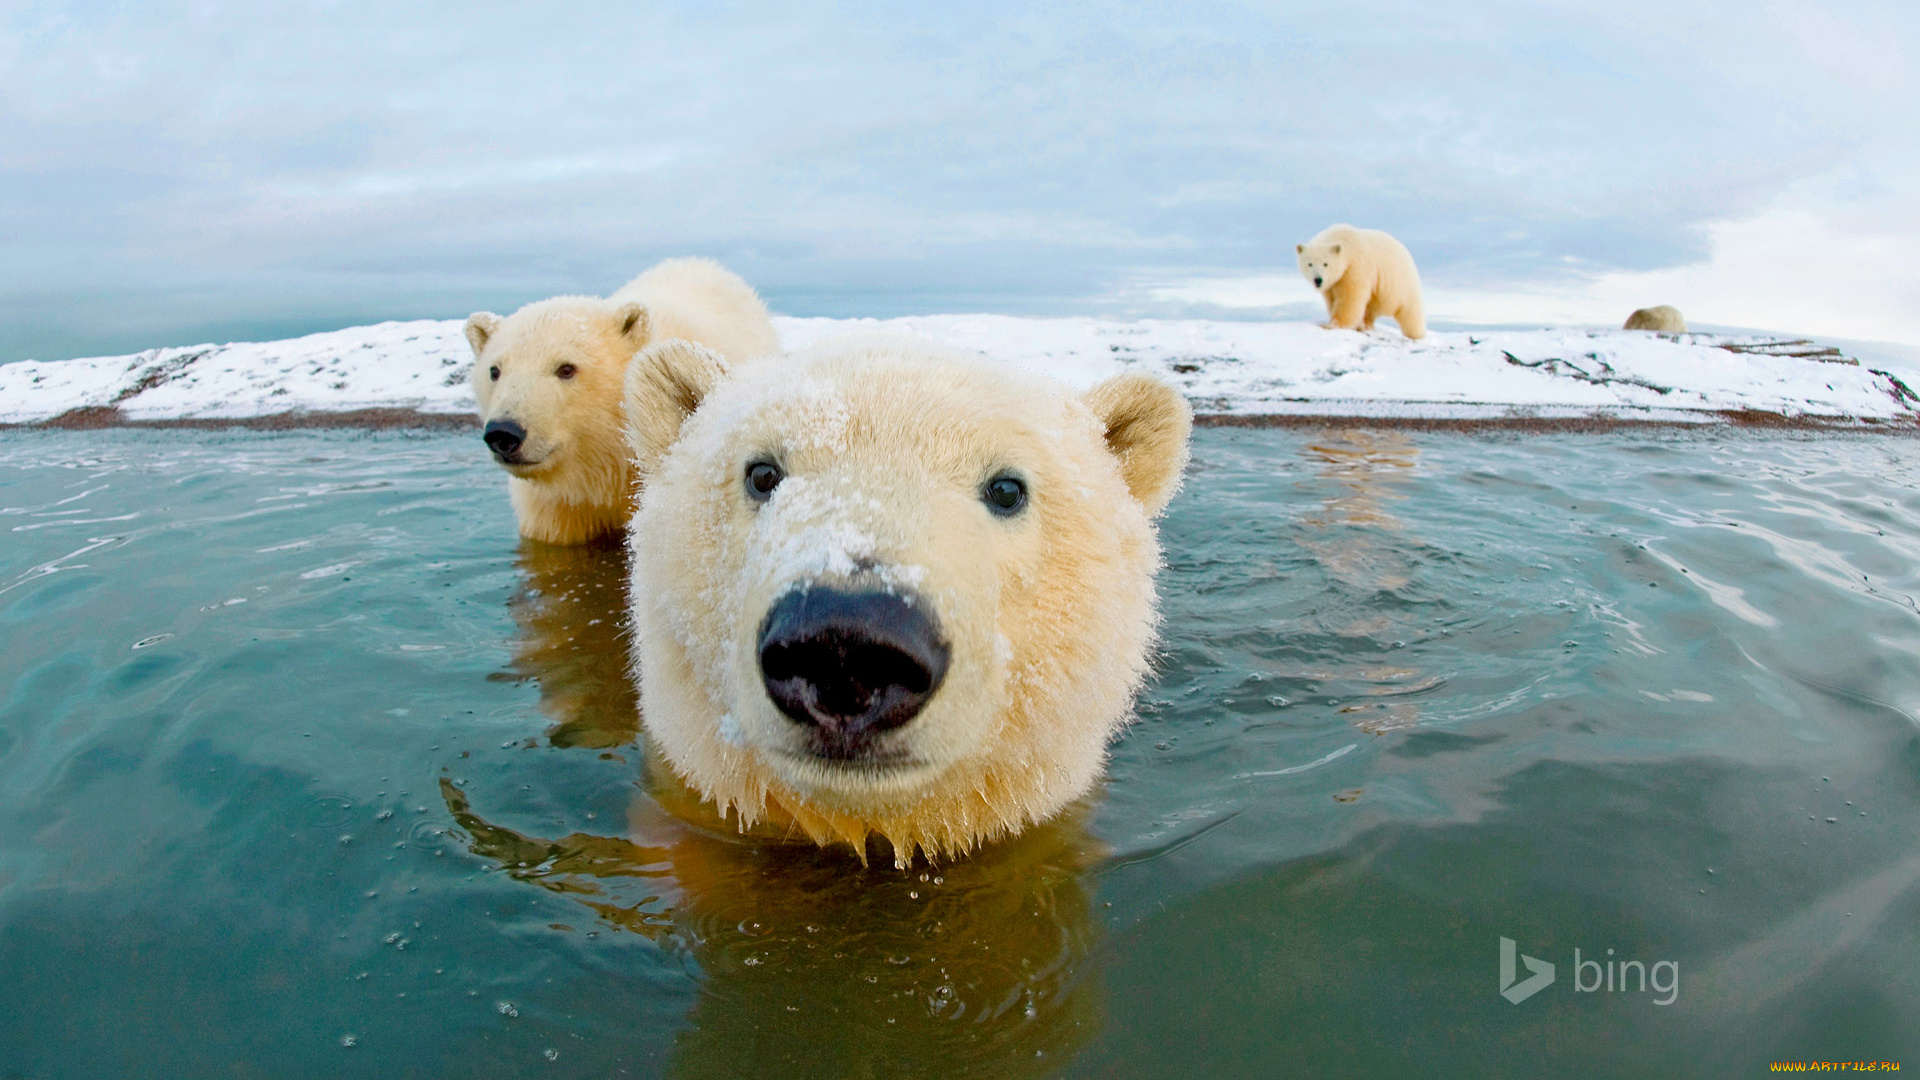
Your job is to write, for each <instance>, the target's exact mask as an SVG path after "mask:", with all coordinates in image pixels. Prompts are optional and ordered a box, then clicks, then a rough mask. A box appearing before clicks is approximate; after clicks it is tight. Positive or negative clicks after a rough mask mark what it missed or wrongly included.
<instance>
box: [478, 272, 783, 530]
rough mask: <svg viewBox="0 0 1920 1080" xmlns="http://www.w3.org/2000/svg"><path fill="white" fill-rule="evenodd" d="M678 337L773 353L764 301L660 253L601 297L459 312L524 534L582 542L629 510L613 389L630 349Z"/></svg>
mask: <svg viewBox="0 0 1920 1080" xmlns="http://www.w3.org/2000/svg"><path fill="white" fill-rule="evenodd" d="M669 338H679V339H681V340H684V341H694V342H698V343H700V344H701V345H704V346H706V347H708V348H709V349H712V350H713V351H714V352H715V353H716V354H718V355H719V356H720V358H721V359H722V360H723V361H725V362H726V363H729V364H739V363H741V362H742V361H746V360H751V359H754V358H755V357H758V356H764V355H768V354H771V353H775V352H778V351H779V349H780V343H779V339H778V338H776V337H775V336H774V332H773V321H772V319H771V318H769V316H768V315H767V306H766V305H765V304H763V303H761V302H760V297H759V296H757V295H755V293H754V291H753V289H752V287H751V286H749V285H748V284H747V283H746V282H744V281H742V280H740V278H739V276H738V275H736V274H734V273H733V272H732V271H729V270H727V269H726V268H725V267H723V266H721V265H720V264H719V263H717V262H714V261H713V260H712V259H667V260H665V261H663V262H661V263H659V264H658V265H656V266H654V267H653V268H652V269H651V270H648V271H647V272H646V273H643V274H641V275H640V276H639V277H637V278H634V279H633V280H632V281H630V282H628V283H627V284H626V285H625V286H624V287H622V288H621V290H620V291H619V292H617V293H614V294H613V296H611V297H610V298H608V299H605V300H602V299H600V298H598V297H593V296H556V297H553V298H552V299H550V300H540V301H536V302H535V303H531V304H528V305H527V306H525V307H523V308H521V309H520V310H519V311H516V312H514V313H513V314H511V315H508V316H507V317H505V318H501V317H500V316H498V315H495V314H493V313H492V312H490V311H480V312H475V313H474V314H473V315H472V316H471V317H469V318H468V319H467V343H468V344H470V345H472V346H473V396H474V399H475V400H476V401H477V402H478V403H479V406H480V422H481V424H482V428H481V437H482V438H483V439H485V440H486V443H487V449H488V450H490V451H491V452H492V453H493V459H494V461H496V462H498V463H499V465H500V467H501V468H503V469H505V470H506V471H507V475H508V480H507V490H508V494H509V495H511V496H512V498H513V512H514V516H515V517H516V518H517V519H518V520H519V523H520V535H521V536H524V537H526V538H527V539H529V540H541V541H545V542H546V543H549V544H584V543H587V542H589V541H592V540H596V539H599V538H601V537H604V536H611V535H615V534H617V533H619V532H620V530H621V529H623V528H625V527H626V524H627V519H628V518H630V517H632V516H633V497H634V473H633V466H632V462H631V461H630V459H629V457H628V453H627V442H626V423H625V420H624V418H623V415H622V412H621V392H622V387H623V386H624V384H625V379H626V373H627V364H628V362H629V361H630V360H632V359H633V354H634V353H636V352H639V351H640V350H641V349H643V348H645V347H646V346H647V345H649V344H651V343H652V342H655V341H663V340H666V339H669Z"/></svg>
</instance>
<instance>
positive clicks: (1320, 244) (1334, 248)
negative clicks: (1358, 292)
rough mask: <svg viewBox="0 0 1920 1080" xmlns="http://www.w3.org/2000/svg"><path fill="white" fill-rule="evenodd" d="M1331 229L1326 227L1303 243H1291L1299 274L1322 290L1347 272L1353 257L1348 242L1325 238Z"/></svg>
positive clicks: (1328, 287)
mask: <svg viewBox="0 0 1920 1080" xmlns="http://www.w3.org/2000/svg"><path fill="white" fill-rule="evenodd" d="M1333 231H1334V230H1333V229H1328V230H1327V232H1324V233H1321V234H1320V235H1319V236H1316V237H1314V238H1313V239H1311V240H1309V241H1307V242H1306V243H1304V244H1295V245H1293V250H1294V254H1296V255H1298V256H1299V258H1300V273H1301V276H1303V277H1305V278H1306V279H1307V280H1308V281H1311V282H1313V287H1314V288H1316V289H1319V290H1321V291H1322V292H1324V291H1326V290H1327V289H1330V288H1332V287H1333V283H1334V282H1336V281H1339V280H1340V278H1341V276H1342V275H1344V274H1345V273H1346V272H1347V263H1348V261H1349V260H1350V259H1351V258H1352V257H1353V251H1352V247H1351V245H1350V244H1348V243H1346V242H1344V241H1342V240H1331V239H1328V238H1327V233H1330V232H1333Z"/></svg>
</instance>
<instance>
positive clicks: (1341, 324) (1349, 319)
mask: <svg viewBox="0 0 1920 1080" xmlns="http://www.w3.org/2000/svg"><path fill="white" fill-rule="evenodd" d="M1346 284H1347V283H1346V282H1344V281H1342V282H1338V283H1336V284H1335V285H1334V287H1333V289H1332V290H1331V291H1329V292H1328V293H1327V298H1328V299H1329V300H1331V301H1333V325H1332V326H1331V327H1330V329H1334V330H1358V329H1359V328H1360V323H1361V321H1362V320H1364V319H1365V318H1366V316H1367V301H1368V300H1369V299H1371V297H1370V296H1369V295H1368V294H1369V293H1370V292H1371V291H1372V290H1369V289H1355V288H1342V287H1341V286H1343V285H1346Z"/></svg>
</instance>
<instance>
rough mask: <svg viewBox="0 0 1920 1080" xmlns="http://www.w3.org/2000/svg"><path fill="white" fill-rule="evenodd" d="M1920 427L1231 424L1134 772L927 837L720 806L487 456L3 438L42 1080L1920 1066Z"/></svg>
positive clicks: (4, 901)
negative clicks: (1070, 800)
mask: <svg viewBox="0 0 1920 1080" xmlns="http://www.w3.org/2000/svg"><path fill="white" fill-rule="evenodd" d="M1915 446H1916V444H1915V443H1914V442H1913V441H1912V440H1910V439H1906V438H1899V437H1873V436H1861V437H1847V436H1813V435H1796V434H1780V433H1752V432H1733V431H1720V432H1708V433H1677V432H1670V431H1649V432H1640V433H1624V434H1619V433H1616V434H1611V435H1605V436H1594V435H1572V434H1568V435H1533V436H1508V435H1495V434H1485V435H1459V434H1409V433H1404V432H1394V431H1369V430H1329V431H1306V430H1301V431H1291V430H1289V431H1244V430H1238V431H1236V430H1207V431H1202V432H1200V433H1198V435H1197V437H1196V444H1195V452H1194V463H1193V467H1192V470H1191V473H1190V475H1189V477H1188V482H1187V486H1186V488H1185V490H1184V491H1183V492H1182V494H1181V495H1180V496H1179V497H1178V498H1177V499H1176V500H1175V502H1174V504H1173V506H1172V508H1171V510H1170V512H1169V514H1168V516H1167V517H1166V519H1165V520H1164V523H1163V537H1164V540H1165V544H1166V547H1167V550H1168V566H1167V569H1166V570H1165V572H1164V573H1163V575H1162V577H1161V590H1162V594H1163V597H1164V607H1165V613H1166V623H1165V628H1164V639H1165V640H1164V656H1163V658H1162V661H1161V664H1160V669H1159V674H1158V676H1157V678H1156V679H1155V680H1154V682H1153V683H1152V684H1151V685H1150V686H1149V687H1148V688H1147V689H1146V690H1145V692H1144V693H1143V694H1142V697H1141V702H1140V714H1141V715H1140V719H1139V722H1138V723H1136V724H1135V725H1134V726H1132V727H1131V728H1130V729H1129V730H1128V731H1127V732H1126V733H1125V735H1124V736H1123V737H1122V738H1121V739H1120V741H1119V742H1118V743H1117V744H1116V745H1115V746H1114V748H1113V760H1112V766H1111V769H1110V772H1109V777H1108V780H1107V781H1106V783H1105V784H1104V786H1103V787H1102V788H1101V789H1100V790H1099V791H1098V792H1096V793H1095V795H1094V796H1093V797H1091V798H1089V799H1088V800H1086V801H1085V802H1084V803H1083V804H1082V805H1081V806H1079V807H1077V808H1076V809H1075V810H1074V811H1073V812H1071V813H1069V814H1067V815H1066V816H1064V817H1063V818H1062V819H1060V820H1058V821H1056V822H1053V823H1051V824H1049V825H1047V826H1046V827H1043V828H1039V829H1036V830H1034V831H1033V832H1031V833H1029V834H1028V835H1027V836H1025V837H1023V838H1022V839H1020V840H1018V841H1015V842H1012V843H1007V844H1002V845H998V846H995V847H992V848H990V849H987V850H985V851H983V852H981V853H980V854H978V855H977V856H975V857H973V858H970V859H966V860H962V861H958V862H955V863H951V864H947V865H942V866H937V867H934V866H920V867H916V868H914V869H913V870H911V871H909V872H906V873H901V872H898V871H894V870H891V869H885V868H878V867H876V868H870V869H869V868H862V867H861V866H860V865H859V863H858V862H856V861H855V860H853V859H852V858H851V857H850V856H848V855H846V854H845V853H836V852H826V853H822V852H818V851H815V850H813V849H811V848H794V847H782V846H767V845H758V844H749V843H746V842H743V841H741V840H739V839H737V838H733V837H729V836H725V835H715V834H711V833H707V832H703V831H700V830H697V829H694V828H690V827H688V826H685V825H683V824H681V823H680V820H679V819H678V818H676V817H675V816H674V815H673V813H672V812H671V810H672V805H671V804H672V803H673V802H674V800H675V799H676V798H679V797H682V796H681V795H680V794H678V793H677V792H676V791H675V790H674V789H673V787H672V785H671V784H670V783H664V782H661V781H660V780H659V777H658V773H657V768H658V767H657V765H652V764H650V763H649V761H648V756H647V753H646V749H645V746H644V740H643V739H641V738H639V736H638V735H637V717H636V714H635V707H634V695H633V691H632V689H631V687H630V686H629V685H628V684H627V682H626V680H625V678H624V676H623V659H624V639H623V636H622V635H623V630H622V610H623V603H624V601H623V596H622V591H623V588H624V585H623V573H622V567H621V558H622V556H621V553H620V552H619V551H618V550H617V549H616V550H589V551H558V550H553V549H535V548H527V549H523V548H522V547H521V546H520V545H519V544H518V543H517V542H516V540H515V538H514V535H513V526H512V520H511V514H510V511H509V509H508V507H507V503H506V499H505V496H504V491H503V484H502V481H501V478H500V476H499V474H498V473H497V471H496V470H494V469H493V468H492V467H491V466H490V465H488V464H487V463H486V462H485V461H484V460H483V455H482V454H481V453H480V452H479V451H480V448H479V444H478V440H477V439H474V438H472V437H456V436H452V435H431V436H429V435H414V434H406V433H392V432H389V433H377V434H376V433H350V432H318V433H292V434H278V435H271V436H262V435H241V434H221V433H209V432H189V431H136V430H118V431H107V432H91V433H42V432H18V431H16V432H7V433H0V627H3V628H4V630H3V631H0V633H3V634H4V636H3V637H0V640H4V642H5V649H4V652H0V1077H9V1078H26V1077H31V1078H51V1077H105V1076H112V1077H213V1076H220V1077H363V1076H364V1077H439V1076H460V1077H489V1076H526V1075H552V1076H633V1077H654V1076H673V1077H706V1076H714V1077H719V1076H776V1075H777V1076H793V1077H808V1076H853V1077H896V1076H939V1077H948V1076H990V1077H1007V1076H1069V1077H1161V1076H1182V1077H1196V1076H1205V1077H1210V1078H1211V1077H1242V1076H1245V1077H1270V1076H1282V1075H1293V1074H1296V1073H1306V1072H1309V1071H1323V1070H1331V1072H1330V1073H1329V1074H1330V1075H1341V1076H1382V1077H1402V1076H1416V1075H1417V1076H1438V1077H1451V1076H1459V1077H1501V1076H1513V1077H1534V1076H1548V1075H1567V1076H1572V1075H1578V1076H1623V1077H1625V1076H1632V1077H1641V1076H1648V1075H1657V1076H1668V1075H1701V1076H1706V1075H1747V1074H1754V1073H1760V1072H1765V1071H1767V1068H1768V1063H1769V1062H1772V1061H1776V1060H1827V1061H1847V1062H1853V1061H1903V1062H1904V1063H1905V1064H1907V1065H1909V1066H1916V1065H1920V729H1916V719H1915V718H1916V715H1917V714H1920V607H1917V606H1916V600H1915V597H1916V596H1917V595H1920V469H1917V468H1916V467H1915V465H1914V464H1913V463H1914V461H1915V460H1916V454H1915ZM649 776H652V777H653V779H651V780H650V779H649ZM1503 938H1504V939H1508V940H1509V941H1511V942H1512V943H1513V944H1512V946H1511V947H1510V951H1511V954H1512V960H1511V961H1510V965H1511V966H1512V968H1513V973H1512V976H1513V977H1512V978H1503V973H1502V951H1503V950H1502V939H1503ZM1549 964H1550V965H1552V972H1553V975H1552V979H1551V981H1547V980H1546V978H1545V975H1544V972H1545V970H1546V967H1545V965H1549ZM1503 990H1505V991H1506V994H1505V995H1503V993H1502V991H1503Z"/></svg>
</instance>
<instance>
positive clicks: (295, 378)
mask: <svg viewBox="0 0 1920 1080" xmlns="http://www.w3.org/2000/svg"><path fill="white" fill-rule="evenodd" d="M775 322H776V326H777V328H778V329H779V332H780V336H781V340H782V341H783V342H784V343H785V344H786V345H787V346H788V347H789V348H791V347H796V346H800V345H804V344H806V343H807V342H810V341H814V340H817V339H819V338H821V337H823V336H826V335H828V334H832V333H836V332H840V331H846V330H855V329H859V330H889V331H896V332H907V333H913V334H921V335H925V336H928V337H932V338H935V339H937V340H940V341H944V342H947V343H950V344H953V345H957V346H961V347H964V348H970V349H976V350H979V351H981V352H984V353H987V354H988V355H991V356H994V357H997V358H999V359H1002V360H1005V361H1009V362H1012V363H1015V364H1018V365H1021V366H1023V367H1028V368H1032V369H1035V370H1039V371H1044V372H1047V373H1049V374H1052V375H1054V376H1056V377H1058V378H1061V379H1063V380H1065V381H1067V382H1069V383H1072V384H1075V385H1081V386H1085V385H1090V384H1092V383H1093V382H1095V381H1097V380H1099V379H1101V378H1104V377H1106V376H1109V375H1112V374H1115V373H1118V372H1121V371H1128V370H1139V371H1148V372H1152V373H1154V374H1158V375H1160V376H1162V377H1164V378H1166V379H1168V380H1170V381H1172V382H1173V383H1175V384H1176V385H1178V386H1179V387H1180V388H1181V389H1182V390H1183V391H1185V393H1186V394H1187V396H1188V398H1189V399H1190V400H1191V401H1192V402H1193V405H1194V409H1195V411H1196V412H1197V413H1199V414H1201V415H1203V416H1218V417H1249V418H1251V417H1283V416H1323V417H1374V418H1382V419H1388V418H1423V419H1436V420H1448V419H1458V420H1493V419H1507V418H1515V417H1518V418H1532V419H1540V420H1553V419H1579V418H1587V417H1598V418H1606V419H1612V420H1620V421H1663V422H1702V423H1711V422H1716V421H1720V420H1724V419H1727V418H1729V417H1733V416H1743V415H1745V416H1750V415H1752V414H1756V413H1767V414H1775V415H1778V416H1781V417H1785V418H1788V419H1792V420H1805V421H1815V422H1832V423H1837V424H1843V425H1845V424H1858V425H1884V424H1888V423H1892V424H1895V425H1901V426H1914V425H1916V424H1920V399H1916V397H1915V396H1914V393H1913V392H1912V391H1911V390H1909V389H1908V387H1907V385H1906V384H1904V383H1902V382H1901V381H1900V379H1899V378H1897V377H1896V376H1895V375H1894V374H1892V373H1889V372H1885V371H1876V370H1872V369H1870V368H1869V367H1867V366H1865V365H1861V364H1857V363H1855V362H1853V361H1852V360H1851V359H1849V358H1846V357H1843V356H1840V355H1838V354H1837V353H1836V352H1835V351H1834V350H1831V349H1825V350H1823V349H1822V348H1821V347H1820V346H1818V345H1817V344H1808V343H1804V342H1800V343H1794V342H1787V341H1783V340H1781V339H1770V338H1763V337H1726V336H1718V335H1709V334H1691V335H1682V336H1680V337H1679V338H1677V339H1672V338H1666V337H1660V336H1656V335H1652V334H1647V333H1639V332H1628V331H1588V330H1527V331H1489V332H1473V333H1467V332H1436V333H1433V334H1432V335H1430V336H1429V337H1428V338H1426V339H1425V340H1423V341H1418V342H1409V341H1407V340H1406V339H1404V338H1402V337H1401V336H1400V335H1399V334H1398V333H1397V332H1396V331H1394V330H1391V329H1386V330H1381V331H1376V332H1374V333H1372V334H1366V335H1362V334H1358V333H1353V332H1350V331H1329V330H1323V329H1321V328H1319V327H1317V326H1315V325H1313V324H1311V323H1304V322H1216V321H1203V320H1166V321H1143V322H1118V321H1112V320H1103V319H1090V318H1059V319H1030V318H1016V317H1012V316H1003V315H927V316H915V317H910V318H902V319H885V320H874V319H797V318H780V319H776V320H775ZM471 361H472V357H471V354H470V352H469V351H468V348H467V343H466V340H465V339H464V338H463V337H462V336H461V324H460V322H459V321H457V320H450V321H445V322H439V321H430V320H422V321H416V322H390V323H381V324H379V325H377V326H360V327H353V328H350V329H346V330H337V331H332V332H329V333H323V334H312V335H309V336H307V337H302V338H294V339H291V340H287V341H270V342H255V343H239V344H232V345H198V346H190V347H184V348H166V349H151V350H148V351H146V352H142V353H136V354H134V355H132V356H110V357H92V358H86V359H79V360H61V361H27V362H23V363H14V364H5V365H0V424H34V423H42V422H46V421H49V420H55V419H56V418H60V417H62V416H63V415H64V416H79V415H90V416H92V417H94V418H95V419H96V420H97V421H99V420H104V421H105V422H114V421H123V422H135V423H138V422H143V421H164V420H201V421H219V420H250V419H257V418H261V417H270V416H281V415H286V414H296V415H298V414H307V415H316V414H340V413H347V412H357V411H360V410H403V411H406V412H410V413H418V414H426V415H428V416H444V417H446V418H447V419H449V420H452V419H455V418H457V417H459V416H462V415H471V414H472V412H473V397H472V393H471V392H470V391H469V389H468V387H467V373H468V370H469V367H470V364H471Z"/></svg>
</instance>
